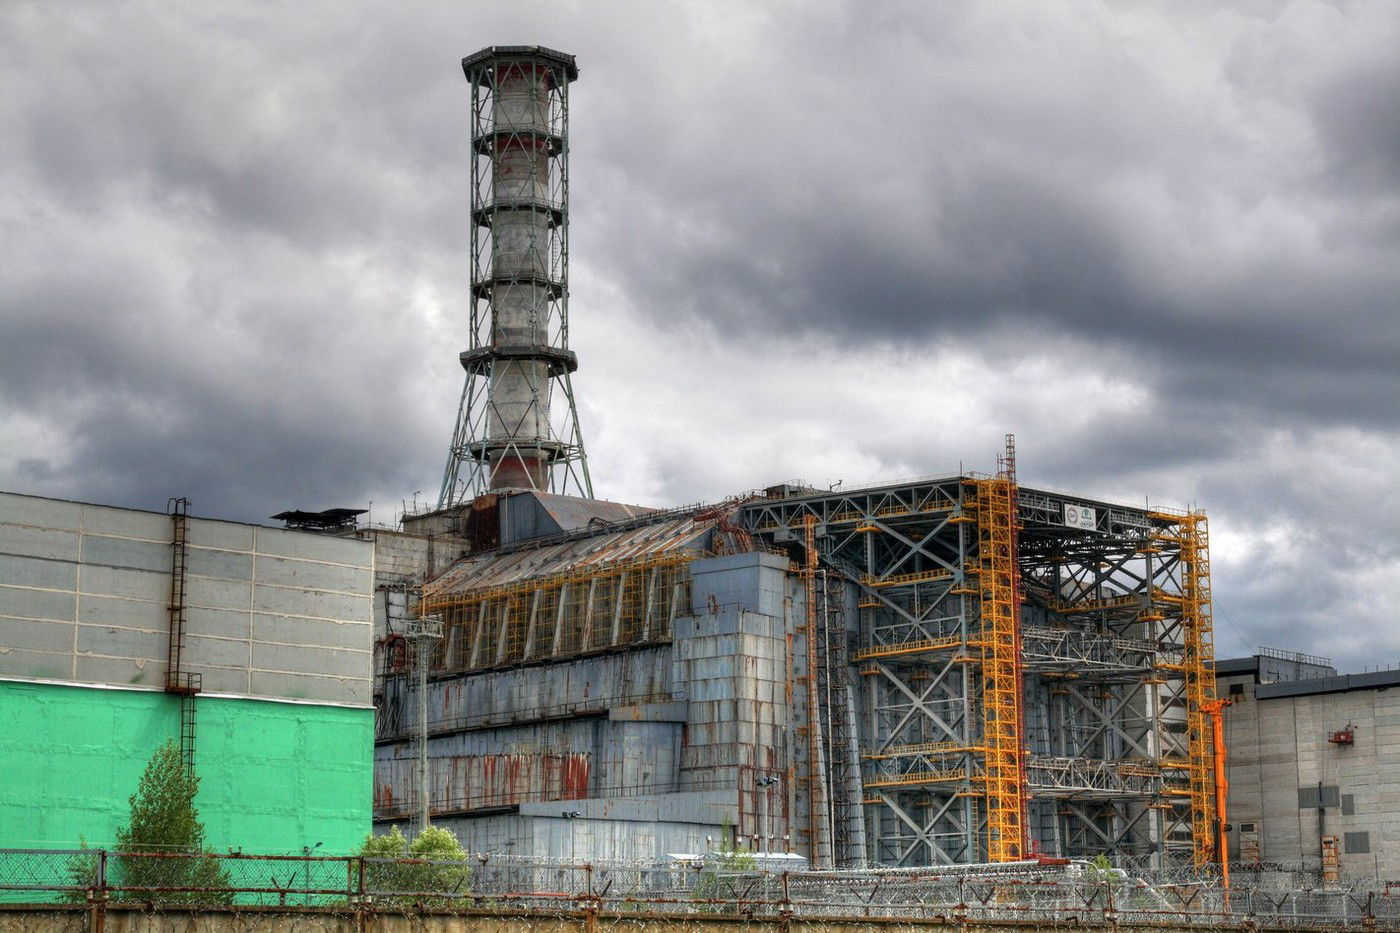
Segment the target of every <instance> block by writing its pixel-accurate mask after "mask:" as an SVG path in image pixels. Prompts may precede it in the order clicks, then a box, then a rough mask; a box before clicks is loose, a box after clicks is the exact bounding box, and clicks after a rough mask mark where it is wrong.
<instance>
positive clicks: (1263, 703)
mask: <svg viewBox="0 0 1400 933" xmlns="http://www.w3.org/2000/svg"><path fill="white" fill-rule="evenodd" d="M1253 680H1254V677H1253V675H1245V676H1240V677H1228V678H1221V680H1220V688H1219V692H1220V693H1221V694H1224V695H1228V693H1229V685H1230V684H1232V683H1238V684H1241V685H1242V692H1241V693H1239V694H1237V695H1236V703H1235V704H1234V705H1232V706H1229V707H1227V708H1226V711H1225V742H1226V748H1227V749H1228V753H1229V762H1228V766H1227V767H1228V773H1229V778H1230V794H1229V808H1230V814H1229V816H1230V823H1231V824H1232V826H1233V827H1234V830H1233V831H1232V833H1231V839H1230V851H1231V856H1232V858H1234V859H1236V861H1239V860H1240V859H1241V858H1242V852H1241V841H1242V838H1243V831H1242V824H1250V823H1252V824H1254V825H1255V827H1256V830H1255V831H1256V832H1257V834H1258V842H1259V852H1260V858H1261V860H1262V861H1264V862H1266V863H1280V864H1282V865H1284V866H1285V867H1290V868H1291V867H1296V866H1298V865H1302V866H1306V867H1309V868H1311V869H1313V870H1315V869H1316V868H1317V866H1318V864H1319V862H1320V855H1319V836H1320V835H1321V834H1322V833H1326V834H1328V835H1336V836H1337V837H1338V838H1339V840H1340V842H1341V845H1340V846H1339V852H1340V855H1339V859H1340V868H1341V872H1342V875H1343V877H1345V878H1358V879H1360V878H1377V877H1379V878H1382V879H1393V878H1400V770H1397V765H1400V689H1380V688H1376V689H1362V690H1349V691H1345V692H1328V693H1311V694H1303V695H1297V696H1279V697H1269V696H1265V697H1263V698H1260V697H1257V696H1256V694H1255V691H1256V689H1257V688H1256V685H1255V684H1254V683H1253ZM1348 723H1350V724H1352V725H1353V726H1354V727H1355V736H1356V740H1355V744H1354V745H1351V746H1344V745H1336V744H1333V743H1331V742H1329V741H1328V737H1329V736H1330V735H1331V733H1333V732H1335V731H1337V730H1340V729H1342V728H1343V727H1344V726H1346V725H1347V724H1348ZM1319 784H1321V785H1322V787H1323V788H1324V793H1325V794H1327V795H1328V796H1329V797H1330V796H1331V795H1332V794H1334V793H1335V800H1336V802H1335V804H1333V805H1330V806H1327V807H1326V808H1325V810H1324V812H1323V813H1322V814H1321V815H1319V813H1318V810H1317V808H1316V806H1315V805H1308V806H1302V805H1300V803H1301V802H1302V801H1300V791H1302V792H1304V793H1316V791H1317V788H1318V785H1319ZM1333 788H1335V791H1334V790H1333ZM1307 802H1308V803H1309V804H1311V801H1307ZM1343 804H1345V806H1343ZM1347 811H1350V812H1347ZM1356 833H1366V834H1368V835H1367V837H1366V838H1365V842H1366V843H1367V845H1366V846H1365V848H1367V849H1369V851H1360V849H1361V848H1362V846H1361V845H1360V843H1361V842H1362V839H1361V838H1360V837H1357V836H1352V837H1351V839H1352V841H1353V844H1352V845H1351V846H1348V845H1347V839H1348V836H1347V834H1356Z"/></svg>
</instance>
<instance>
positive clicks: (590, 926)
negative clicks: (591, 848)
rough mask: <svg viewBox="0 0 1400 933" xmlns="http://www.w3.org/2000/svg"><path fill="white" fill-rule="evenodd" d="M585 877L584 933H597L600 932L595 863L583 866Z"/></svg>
mask: <svg viewBox="0 0 1400 933" xmlns="http://www.w3.org/2000/svg"><path fill="white" fill-rule="evenodd" d="M583 877H584V891H585V895H584V901H583V903H584V908H583V929H584V933H597V930H598V902H597V901H595V900H594V899H593V863H592V862H590V863H588V864H587V865H584V866H583Z"/></svg>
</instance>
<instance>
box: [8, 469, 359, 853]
mask: <svg viewBox="0 0 1400 933" xmlns="http://www.w3.org/2000/svg"><path fill="white" fill-rule="evenodd" d="M172 505H174V510H175V513H176V514H173V515H172V514H160V513H154V512H144V511H137V510H132V509H120V508H112V507H107V506H101V505H92V504H86V503H79V502H69V501H63V500H57V499H47V498H41V497H37V496H25V495H16V494H10V493H0V716H3V717H4V719H5V721H6V722H7V724H8V728H6V729H5V730H4V733H3V735H0V761H3V762H5V770H6V772H7V773H8V774H10V775H11V776H15V775H23V779H22V780H20V779H7V780H4V781H0V847H20V848H69V847H74V846H76V845H77V844H78V843H79V841H80V840H86V841H87V842H88V844H90V845H94V846H100V845H107V844H110V843H111V842H112V840H113V837H114V834H115V831H116V829H117V827H119V826H121V825H123V824H124V823H125V821H126V819H127V816H128V813H129V806H128V798H129V797H130V795H131V794H132V793H134V792H135V790H136V786H137V782H138V780H139V778H140V776H141V772H142V770H143V769H144V767H145V765H146V762H147V761H148V760H149V758H150V756H151V754H152V752H153V751H154V750H155V749H156V748H157V747H158V746H159V745H161V744H162V743H164V742H165V741H166V740H168V739H171V740H175V741H178V742H180V743H181V746H182V750H183V751H184V752H185V753H186V755H187V757H189V758H191V759H192V760H193V762H194V764H195V767H196V770H197V773H198V774H199V776H200V779H201V783H200V792H199V796H198V798H197V799H196V805H197V806H198V808H199V811H200V816H201V819H202V820H203V822H204V824H205V828H206V831H207V841H208V843H209V844H210V846H212V847H213V848H215V849H225V848H230V847H237V848H241V849H242V850H243V851H245V852H266V853H290V852H300V851H301V850H302V847H303V846H315V845H316V844H317V843H321V851H323V852H327V853H331V852H346V851H352V850H354V849H356V848H357V847H358V846H359V844H360V843H361V841H362V840H363V839H364V837H365V835H366V834H367V833H368V832H369V829H370V793H371V784H372V767H373V766H372V752H371V748H372V744H373V728H374V726H373V716H374V712H373V707H372V702H371V691H372V665H371V658H372V648H373V635H372V614H373V603H374V571H375V545H374V543H373V542H371V541H362V540H355V539H353V538H350V539H347V538H341V537H334V536H327V535H323V534H314V533H309V532H304V531H292V530H287V529H281V528H267V527H261V526H256V525H247V524H240V523H236V522H226V521H214V520H209V519H203V518H195V517H192V516H189V515H187V514H184V509H183V505H182V504H180V505H176V504H172Z"/></svg>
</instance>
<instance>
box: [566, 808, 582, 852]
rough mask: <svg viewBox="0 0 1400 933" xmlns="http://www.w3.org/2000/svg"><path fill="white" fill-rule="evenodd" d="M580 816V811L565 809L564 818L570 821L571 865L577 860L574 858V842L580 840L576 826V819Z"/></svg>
mask: <svg viewBox="0 0 1400 933" xmlns="http://www.w3.org/2000/svg"><path fill="white" fill-rule="evenodd" d="M578 818H579V812H578V811H577V810H565V811H564V819H566V820H568V821H569V864H570V865H573V863H574V861H575V859H574V844H575V843H576V842H578V830H577V829H575V828H574V820H576V819H578Z"/></svg>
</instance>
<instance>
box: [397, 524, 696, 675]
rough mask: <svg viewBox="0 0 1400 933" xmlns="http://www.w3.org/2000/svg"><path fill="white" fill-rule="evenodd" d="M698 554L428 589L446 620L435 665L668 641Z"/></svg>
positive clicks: (501, 661) (482, 664)
mask: <svg viewBox="0 0 1400 933" xmlns="http://www.w3.org/2000/svg"><path fill="white" fill-rule="evenodd" d="M703 556H705V555H704V554H702V553H701V552H692V551H681V552H674V551H673V552H669V553H665V554H649V555H646V556H644V557H640V558H634V559H631V560H625V561H615V562H612V563H607V564H590V565H585V566H580V567H576V568H573V569H571V570H568V571H565V572H563V573H556V574H551V575H549V576H544V577H534V578H531V579H529V580H524V581H521V582H519V583H513V584H508V585H504V586H496V587H490V588H487V589H480V590H472V591H468V592H465V593H429V594H426V595H425V597H424V599H423V603H422V611H423V612H424V613H425V614H426V613H440V614H442V616H443V618H444V625H443V638H442V641H441V642H440V643H439V646H438V651H437V655H436V657H435V658H434V659H433V667H434V668H436V669H442V670H455V671H468V670H480V669H484V668H490V667H499V666H502V665H508V664H518V663H521V662H527V661H535V660H541V659H545V658H559V657H567V656H570V655H576V654H583V653H586V652H589V651H601V650H607V649H610V648H616V647H620V646H623V645H637V644H646V643H649V642H658V641H665V640H667V639H669V638H670V637H671V625H672V622H673V620H674V619H675V617H676V615H677V614H679V613H685V612H687V611H688V610H689V603H690V574H689V564H690V562H691V561H692V560H694V559H695V558H697V557H703Z"/></svg>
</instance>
